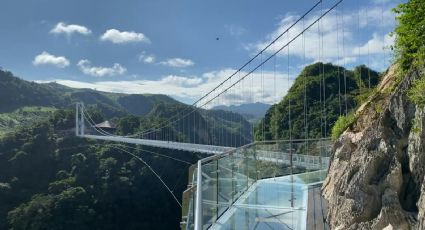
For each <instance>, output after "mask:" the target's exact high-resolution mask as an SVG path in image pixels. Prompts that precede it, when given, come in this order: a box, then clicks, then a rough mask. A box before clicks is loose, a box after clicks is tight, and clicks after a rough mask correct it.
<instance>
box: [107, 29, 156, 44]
mask: <svg viewBox="0 0 425 230" xmlns="http://www.w3.org/2000/svg"><path fill="white" fill-rule="evenodd" d="M100 40H102V41H111V42H112V43H115V44H123V43H129V42H147V43H149V42H150V40H149V39H148V38H147V37H146V36H145V35H144V34H142V33H136V32H134V31H119V30H117V29H109V30H107V31H106V32H105V33H104V34H103V35H102V36H101V37H100Z"/></svg>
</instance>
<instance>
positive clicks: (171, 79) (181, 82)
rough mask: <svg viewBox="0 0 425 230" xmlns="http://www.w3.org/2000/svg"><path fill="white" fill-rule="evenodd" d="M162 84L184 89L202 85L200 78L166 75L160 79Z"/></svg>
mask: <svg viewBox="0 0 425 230" xmlns="http://www.w3.org/2000/svg"><path fill="white" fill-rule="evenodd" d="M161 81H162V82H163V83H164V84H171V85H177V86H184V87H195V86H197V85H199V84H201V83H202V78H196V77H192V78H189V77H181V76H176V75H168V76H166V77H164V78H162V79H161Z"/></svg>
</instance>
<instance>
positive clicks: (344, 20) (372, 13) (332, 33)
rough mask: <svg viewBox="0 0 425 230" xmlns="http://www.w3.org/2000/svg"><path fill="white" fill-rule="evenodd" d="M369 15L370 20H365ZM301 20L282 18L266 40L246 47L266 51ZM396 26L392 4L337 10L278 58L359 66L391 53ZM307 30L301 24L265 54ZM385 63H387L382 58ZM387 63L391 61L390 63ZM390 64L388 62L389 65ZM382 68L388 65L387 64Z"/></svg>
mask: <svg viewBox="0 0 425 230" xmlns="http://www.w3.org/2000/svg"><path fill="white" fill-rule="evenodd" d="M359 14H360V17H359ZM319 15H320V13H319V12H315V13H312V14H310V15H309V16H308V17H306V18H305V21H304V26H307V25H310V24H311V23H313V22H314V21H315V20H316V19H317V18H318V17H319ZM366 15H367V18H366V17H365V16H366ZM299 17H300V15H294V14H288V15H286V16H285V17H283V18H282V19H281V21H280V22H279V24H278V27H277V28H276V29H275V30H274V31H273V32H272V33H270V34H268V35H267V36H266V38H265V39H264V40H263V41H260V42H256V43H252V44H248V45H246V46H245V48H246V49H247V50H250V51H254V52H258V51H260V50H262V49H263V48H264V47H265V46H266V45H268V44H269V43H271V42H272V41H273V40H274V39H275V38H276V37H277V36H279V35H280V34H282V33H283V32H284V31H286V29H287V28H289V26H290V25H291V24H293V23H294V22H295V21H296V20H297V19H298V18H299ZM337 19H338V20H337ZM394 23H395V19H394V13H393V12H392V11H391V7H390V6H389V5H386V6H385V7H378V6H374V5H371V6H367V9H366V7H365V8H361V9H360V10H354V11H349V10H345V11H344V12H342V11H341V10H340V9H336V10H334V11H332V12H331V13H330V14H328V15H327V16H325V17H324V18H322V19H321V20H320V21H319V23H316V24H314V25H313V26H312V27H311V28H310V29H309V30H307V31H306V32H305V33H304V34H302V35H301V36H299V37H298V38H297V39H295V40H294V41H293V42H291V43H290V45H289V46H288V47H286V48H285V49H283V50H282V51H281V52H280V53H279V54H278V56H280V57H286V56H287V55H288V53H289V55H291V56H296V57H298V58H301V60H302V59H303V58H304V55H305V57H306V59H307V60H306V61H307V62H309V63H311V62H315V61H319V60H320V61H323V62H333V63H337V62H341V60H345V61H346V64H347V63H349V62H351V63H353V64H355V63H354V62H357V64H358V63H360V62H364V61H365V56H366V55H375V57H373V58H375V59H377V58H378V56H376V55H380V54H383V52H388V50H383V48H384V44H385V47H389V46H391V45H392V44H393V42H394V40H393V39H392V38H390V37H389V36H388V32H390V31H391V30H392V29H393V27H394ZM303 30H304V27H303V23H302V22H299V23H298V24H296V25H295V26H294V27H292V28H291V29H290V30H289V32H288V33H286V34H285V35H283V37H282V38H280V39H279V40H278V41H277V42H275V43H274V44H273V45H272V46H270V48H269V49H268V50H266V52H265V54H272V53H274V52H276V51H278V50H279V49H280V48H281V47H283V46H284V45H286V44H287V43H288V42H289V41H291V40H292V39H293V38H295V36H297V35H298V34H300V33H301V32H302V31H303ZM359 31H360V33H359ZM372 32H374V33H375V34H374V35H373V36H374V37H373V38H372V39H371V40H370V41H367V43H366V44H365V41H364V40H365V37H366V36H367V35H368V34H369V33H372ZM384 37H385V41H384ZM304 41H305V42H304ZM367 46H369V53H368V52H365V49H367ZM359 47H361V48H360V49H361V52H360V53H359V52H358V50H359ZM388 56H389V55H388ZM343 57H344V58H343ZM381 61H382V62H384V60H383V59H382V58H381ZM385 61H386V62H388V60H385ZM388 64H389V63H386V65H388ZM382 66H385V64H383V65H382Z"/></svg>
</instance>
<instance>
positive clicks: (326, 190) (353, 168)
mask: <svg viewBox="0 0 425 230" xmlns="http://www.w3.org/2000/svg"><path fill="white" fill-rule="evenodd" d="M394 70H395V67H394V66H393V67H391V68H390V69H389V70H388V71H387V73H386V74H385V76H384V78H383V80H382V81H381V83H380V85H378V93H377V94H376V95H375V96H374V97H373V98H370V99H369V101H368V102H366V103H365V104H363V105H362V106H361V107H360V108H359V109H358V110H357V111H356V114H357V117H358V118H357V120H356V122H354V123H353V124H352V125H351V126H350V127H349V128H348V129H347V130H346V131H345V132H344V133H343V134H342V135H341V137H340V138H339V139H338V140H337V141H336V142H335V144H334V148H333V152H334V155H333V159H332V161H331V165H330V168H329V174H328V176H327V178H326V180H325V182H324V183H323V187H322V193H323V196H324V197H325V198H326V199H327V200H328V202H329V207H328V215H327V219H328V222H329V225H330V227H331V228H332V229H425V183H423V182H424V176H425V129H424V128H425V127H424V125H425V108H418V107H416V106H415V105H414V104H413V103H412V102H410V101H409V99H408V98H407V96H406V91H407V89H409V88H410V86H411V84H412V81H413V80H414V79H415V78H417V77H418V76H419V75H420V74H423V73H420V72H419V71H412V72H410V73H409V74H407V75H406V76H405V77H404V78H403V80H402V81H401V82H400V83H399V84H398V85H397V86H395V82H396V74H395V73H394Z"/></svg>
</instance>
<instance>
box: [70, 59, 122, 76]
mask: <svg viewBox="0 0 425 230" xmlns="http://www.w3.org/2000/svg"><path fill="white" fill-rule="evenodd" d="M77 66H78V68H79V69H80V70H81V72H83V73H84V74H86V75H90V76H94V77H104V76H115V75H122V74H124V73H126V72H127V69H126V68H125V67H123V66H121V65H120V64H118V63H114V65H113V66H112V67H101V66H92V65H91V63H90V61H89V60H87V59H83V60H80V61H79V62H78V64H77Z"/></svg>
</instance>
